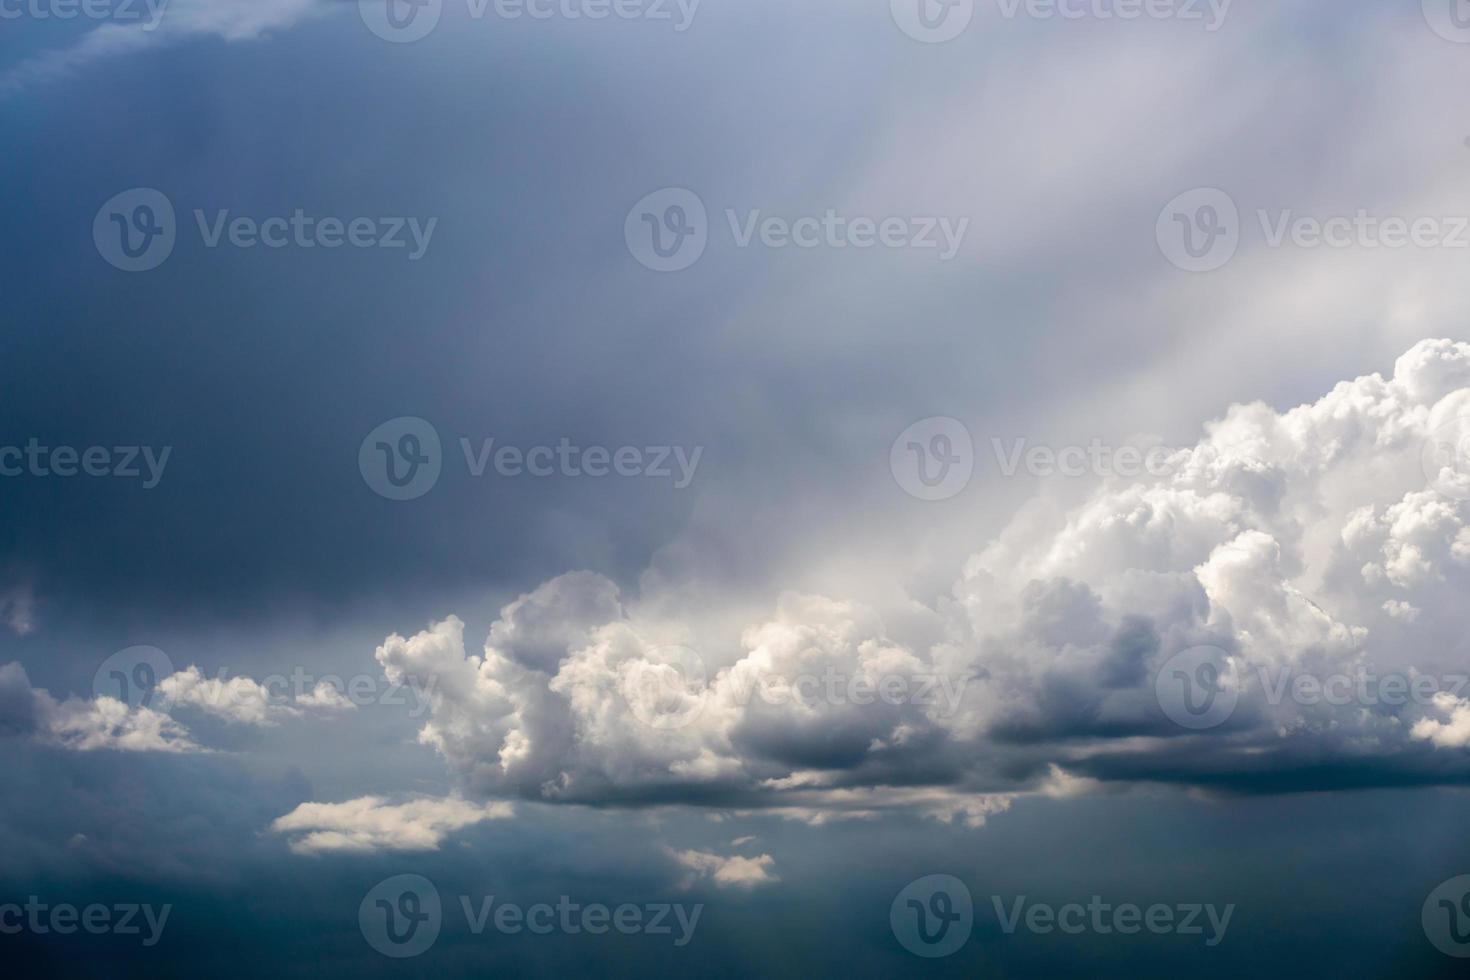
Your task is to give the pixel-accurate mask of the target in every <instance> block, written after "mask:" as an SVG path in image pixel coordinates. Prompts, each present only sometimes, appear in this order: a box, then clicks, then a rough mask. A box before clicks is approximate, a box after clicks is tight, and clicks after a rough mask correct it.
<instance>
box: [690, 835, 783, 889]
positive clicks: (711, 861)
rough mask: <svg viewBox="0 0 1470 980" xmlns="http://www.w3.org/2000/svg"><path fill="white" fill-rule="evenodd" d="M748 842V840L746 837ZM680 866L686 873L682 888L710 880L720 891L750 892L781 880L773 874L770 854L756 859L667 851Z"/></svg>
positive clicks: (773, 861)
mask: <svg viewBox="0 0 1470 980" xmlns="http://www.w3.org/2000/svg"><path fill="white" fill-rule="evenodd" d="M746 839H747V840H749V839H750V838H746ZM669 854H670V856H671V857H673V859H674V860H675V861H677V862H678V863H679V865H680V866H681V867H683V868H685V869H686V870H687V871H688V872H689V874H688V875H687V876H686V877H685V878H684V883H683V886H684V887H685V888H690V887H693V885H694V884H695V882H698V881H701V880H703V879H709V880H710V881H712V882H714V883H715V885H716V886H718V887H720V888H738V889H741V890H742V891H749V890H751V889H752V888H756V887H759V886H760V885H769V884H773V883H774V882H777V881H780V880H781V879H780V878H778V877H776V875H774V874H773V873H772V869H773V868H774V867H775V865H776V861H775V859H774V858H772V857H771V856H770V855H769V854H761V855H758V856H756V857H741V856H739V855H730V856H729V857H726V856H724V855H720V854H715V853H713V852H711V851H670V852H669Z"/></svg>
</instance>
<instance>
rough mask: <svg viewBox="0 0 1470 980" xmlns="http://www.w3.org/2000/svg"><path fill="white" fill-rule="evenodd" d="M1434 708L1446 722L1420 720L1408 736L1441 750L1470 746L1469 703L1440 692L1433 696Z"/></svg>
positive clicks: (1427, 719)
mask: <svg viewBox="0 0 1470 980" xmlns="http://www.w3.org/2000/svg"><path fill="white" fill-rule="evenodd" d="M1434 707H1435V708H1436V709H1437V710H1438V711H1440V712H1441V713H1443V714H1444V715H1446V716H1447V718H1446V720H1444V721H1438V720H1436V719H1434V718H1423V719H1420V720H1419V721H1418V722H1417V723H1415V725H1414V728H1413V731H1412V732H1410V734H1411V735H1413V736H1414V737H1415V738H1417V739H1427V740H1428V741H1430V742H1432V743H1433V744H1434V746H1435V747H1436V748H1441V749H1463V748H1465V747H1466V746H1467V745H1470V701H1467V700H1465V699H1464V698H1457V697H1455V696H1454V695H1452V694H1447V693H1445V692H1443V691H1441V692H1439V693H1438V694H1436V695H1435V696H1434Z"/></svg>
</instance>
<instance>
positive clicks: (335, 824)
mask: <svg viewBox="0 0 1470 980" xmlns="http://www.w3.org/2000/svg"><path fill="white" fill-rule="evenodd" d="M514 815H515V809H514V807H512V806H511V804H509V803H484V804H481V803H472V802H469V801H468V800H462V799H459V798H457V797H445V798H433V797H424V798H421V799H415V800H410V801H409V802H407V803H397V804H393V803H388V802H387V801H386V800H384V799H383V798H382V797H380V796H363V797H360V798H358V799H355V800H347V801H346V802H343V803H303V804H301V805H300V806H298V807H297V808H296V809H294V810H292V811H291V812H290V813H288V814H286V815H285V816H283V817H278V818H276V820H275V821H273V822H272V823H271V830H273V831H274V832H276V833H278V834H286V835H290V836H291V837H292V840H291V843H290V847H291V850H292V851H294V852H295V853H297V854H321V853H325V852H329V851H350V852H357V853H370V852H374V851H437V850H438V849H439V845H440V844H441V843H443V841H444V838H445V837H447V836H448V835H449V834H451V833H453V832H454V831H456V830H461V829H463V828H465V827H469V826H472V825H474V824H477V823H482V822H483V821H486V820H504V819H507V818H509V817H512V816H514Z"/></svg>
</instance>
